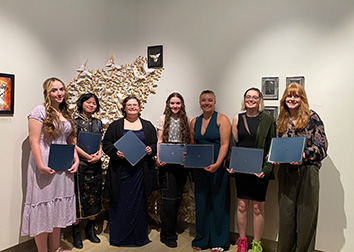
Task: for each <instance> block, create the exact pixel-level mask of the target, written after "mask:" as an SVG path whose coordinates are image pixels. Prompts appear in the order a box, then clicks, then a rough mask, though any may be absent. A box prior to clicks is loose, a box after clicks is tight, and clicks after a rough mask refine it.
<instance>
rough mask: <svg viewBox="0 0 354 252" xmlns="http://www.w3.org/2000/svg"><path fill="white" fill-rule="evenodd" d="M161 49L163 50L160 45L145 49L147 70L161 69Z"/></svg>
mask: <svg viewBox="0 0 354 252" xmlns="http://www.w3.org/2000/svg"><path fill="white" fill-rule="evenodd" d="M162 49H163V47H162V45H157V46H148V48H147V60H148V68H160V67H163V50H162Z"/></svg>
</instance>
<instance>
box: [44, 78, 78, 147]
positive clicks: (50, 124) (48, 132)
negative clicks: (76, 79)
mask: <svg viewBox="0 0 354 252" xmlns="http://www.w3.org/2000/svg"><path fill="white" fill-rule="evenodd" d="M55 81H58V82H60V83H61V84H62V85H63V87H64V91H65V94H64V99H63V101H62V102H61V103H60V104H59V110H60V112H61V113H62V115H63V117H64V118H65V119H66V120H68V121H69V122H70V124H71V128H72V129H73V131H72V132H71V134H70V135H72V136H75V131H76V128H75V124H74V121H73V120H72V118H71V114H70V112H69V110H68V107H69V105H68V97H69V94H68V92H67V90H66V87H65V84H64V82H62V81H61V80H60V79H58V78H56V77H51V78H48V79H46V80H45V81H44V82H43V96H44V106H45V111H46V117H45V119H44V121H43V125H44V137H45V138H46V139H52V140H53V139H56V138H57V137H58V136H59V134H60V133H61V132H62V131H63V130H64V129H63V126H62V123H61V121H60V119H59V117H58V115H57V113H56V110H55V109H54V108H53V107H52V101H51V99H50V92H51V90H52V88H53V84H54V82H55Z"/></svg>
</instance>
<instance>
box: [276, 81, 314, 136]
mask: <svg viewBox="0 0 354 252" xmlns="http://www.w3.org/2000/svg"><path fill="white" fill-rule="evenodd" d="M289 95H297V96H299V97H300V98H301V104H300V107H299V110H298V111H297V114H296V116H295V120H296V121H297V123H296V125H295V128H294V129H295V130H296V131H300V130H302V129H304V128H306V126H307V124H308V121H309V119H310V116H311V111H310V107H309V102H308V100H307V96H306V92H305V89H304V87H303V86H301V85H300V84H299V83H291V84H290V85H289V86H288V87H287V88H286V89H285V91H284V94H283V97H282V99H281V100H280V112H279V117H278V123H277V131H278V132H279V133H284V132H286V130H287V125H288V121H289V117H290V112H289V108H288V106H287V105H286V103H285V99H286V98H287V97H288V96H289Z"/></svg>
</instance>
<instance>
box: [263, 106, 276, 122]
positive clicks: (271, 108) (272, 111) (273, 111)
mask: <svg viewBox="0 0 354 252" xmlns="http://www.w3.org/2000/svg"><path fill="white" fill-rule="evenodd" d="M264 112H266V113H268V114H270V115H272V116H273V117H274V118H275V119H277V117H278V106H265V107H264Z"/></svg>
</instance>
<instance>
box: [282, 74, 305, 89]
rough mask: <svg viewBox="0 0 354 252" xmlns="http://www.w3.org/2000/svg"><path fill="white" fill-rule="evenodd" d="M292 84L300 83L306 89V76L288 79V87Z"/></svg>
mask: <svg viewBox="0 0 354 252" xmlns="http://www.w3.org/2000/svg"><path fill="white" fill-rule="evenodd" d="M291 83H299V84H300V85H301V86H303V87H305V77H304V76H294V77H286V86H289V85H290V84H291Z"/></svg>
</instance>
